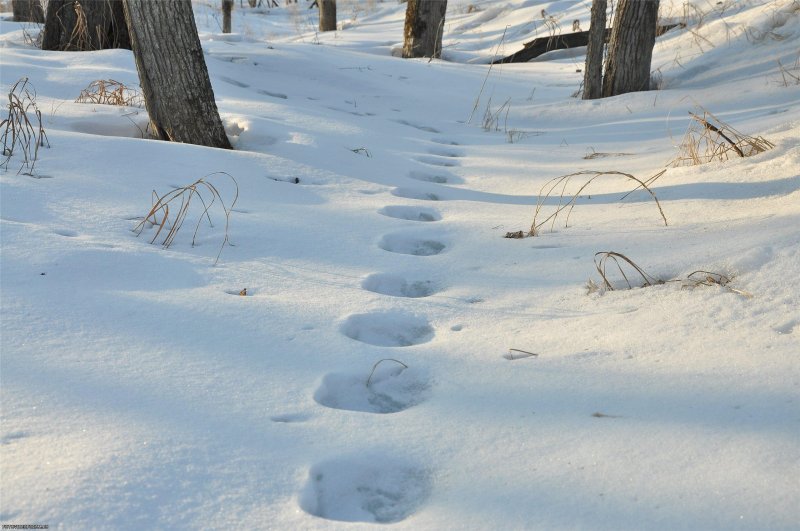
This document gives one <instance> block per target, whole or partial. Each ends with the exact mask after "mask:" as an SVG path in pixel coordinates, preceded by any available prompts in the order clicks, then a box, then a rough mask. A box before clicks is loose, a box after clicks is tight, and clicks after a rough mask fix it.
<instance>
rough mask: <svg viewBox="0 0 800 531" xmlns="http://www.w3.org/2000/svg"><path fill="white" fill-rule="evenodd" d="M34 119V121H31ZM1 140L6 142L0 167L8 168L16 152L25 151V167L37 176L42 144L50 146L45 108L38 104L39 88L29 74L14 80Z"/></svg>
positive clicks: (9, 94)
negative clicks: (44, 118)
mask: <svg viewBox="0 0 800 531" xmlns="http://www.w3.org/2000/svg"><path fill="white" fill-rule="evenodd" d="M31 120H33V121H31ZM0 131H2V133H1V134H2V136H0V141H2V143H3V157H5V160H3V162H2V163H0V167H2V168H4V169H8V162H9V161H10V160H11V157H13V156H14V155H15V154H16V153H18V152H19V151H21V152H22V157H23V161H22V166H21V167H20V170H19V171H22V168H27V169H28V171H27V172H25V175H31V176H33V168H34V166H35V164H36V161H37V160H38V158H39V147H40V146H45V145H46V146H47V147H50V142H49V140H48V139H47V134H46V133H45V131H44V127H43V126H42V112H41V111H40V110H39V108H38V107H37V105H36V90H34V88H33V86H32V85H31V84H30V83H29V82H28V78H27V77H23V78H21V79H20V80H19V81H17V82H16V83H14V86H12V87H11V90H10V91H9V93H8V116H6V118H5V119H4V120H3V121H2V122H0Z"/></svg>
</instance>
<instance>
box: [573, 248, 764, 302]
mask: <svg viewBox="0 0 800 531" xmlns="http://www.w3.org/2000/svg"><path fill="white" fill-rule="evenodd" d="M594 267H595V269H597V272H598V273H599V274H600V278H601V279H602V283H601V284H600V285H597V283H595V282H594V281H593V280H589V282H588V283H587V286H586V287H587V290H588V292H589V293H595V292H604V291H614V290H617V289H625V287H626V286H627V289H633V288H634V287H640V288H646V287H650V286H658V285H662V284H667V283H670V282H677V283H680V284H681V289H694V288H697V287H699V286H718V287H720V288H724V289H726V290H728V291H730V292H732V293H736V294H738V295H742V296H743V297H746V298H748V299H749V298H751V297H752V296H753V295H752V294H750V293H748V292H746V291H743V290H740V289H736V288H733V287H731V286H730V283H731V282H732V281H733V277H731V276H728V275H724V274H722V273H714V272H712V271H703V270H698V271H693V272H692V273H689V274H688V275H686V277H684V278H673V279H669V280H663V279H660V278H656V277H654V276H653V275H651V274H650V273H648V272H647V271H645V270H644V269H642V268H641V267H640V266H639V265H638V264H636V263H635V262H634V261H633V260H631V259H630V258H628V257H627V256H625V255H624V254H622V253H618V252H615V251H600V252H598V253H595V255H594ZM615 271H616V272H617V273H618V274H619V276H620V277H622V281H624V284H623V283H622V281H620V280H619V279H616V280H615V279H614V276H615V275H614V274H613V273H614V272H615Z"/></svg>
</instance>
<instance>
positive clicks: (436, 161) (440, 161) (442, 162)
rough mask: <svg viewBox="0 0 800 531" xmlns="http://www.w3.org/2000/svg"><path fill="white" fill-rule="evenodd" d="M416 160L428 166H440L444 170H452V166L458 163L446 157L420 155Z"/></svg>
mask: <svg viewBox="0 0 800 531" xmlns="http://www.w3.org/2000/svg"><path fill="white" fill-rule="evenodd" d="M417 160H418V161H419V162H421V163H423V164H427V165H429V166H442V167H444V168H452V167H453V166H458V161H456V160H454V159H453V158H451V157H446V156H445V157H439V156H436V155H421V156H419V157H417Z"/></svg>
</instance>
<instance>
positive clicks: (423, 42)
mask: <svg viewBox="0 0 800 531" xmlns="http://www.w3.org/2000/svg"><path fill="white" fill-rule="evenodd" d="M446 11H447V0H408V5H407V6H406V21H405V27H404V28H403V57H405V58H407V59H408V58H412V57H434V58H439V57H441V55H442V34H443V33H444V14H445V12H446Z"/></svg>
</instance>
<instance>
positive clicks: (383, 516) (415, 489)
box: [299, 452, 431, 524]
mask: <svg viewBox="0 0 800 531" xmlns="http://www.w3.org/2000/svg"><path fill="white" fill-rule="evenodd" d="M430 492H431V479H430V474H429V472H428V471H426V470H425V469H423V468H420V467H419V466H416V465H414V464H412V463H409V462H407V461H405V460H402V459H399V458H397V457H395V455H394V454H393V453H376V452H369V453H366V454H364V453H360V454H358V455H354V456H348V457H339V458H336V459H331V460H328V461H324V462H322V463H318V464H316V465H314V466H313V467H311V470H309V474H308V481H307V483H306V485H305V487H304V488H303V491H302V492H301V493H300V496H299V503H300V507H301V508H302V509H303V510H304V511H305V512H307V513H309V514H312V515H314V516H318V517H320V518H325V519H328V520H336V521H340V522H368V523H377V524H390V523H393V522H400V521H401V520H404V519H406V518H408V517H409V516H411V515H412V514H414V513H415V512H416V511H417V510H418V509H419V508H420V507H421V506H422V504H423V503H424V502H425V501H426V500H427V499H428V497H429V496H430Z"/></svg>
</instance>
